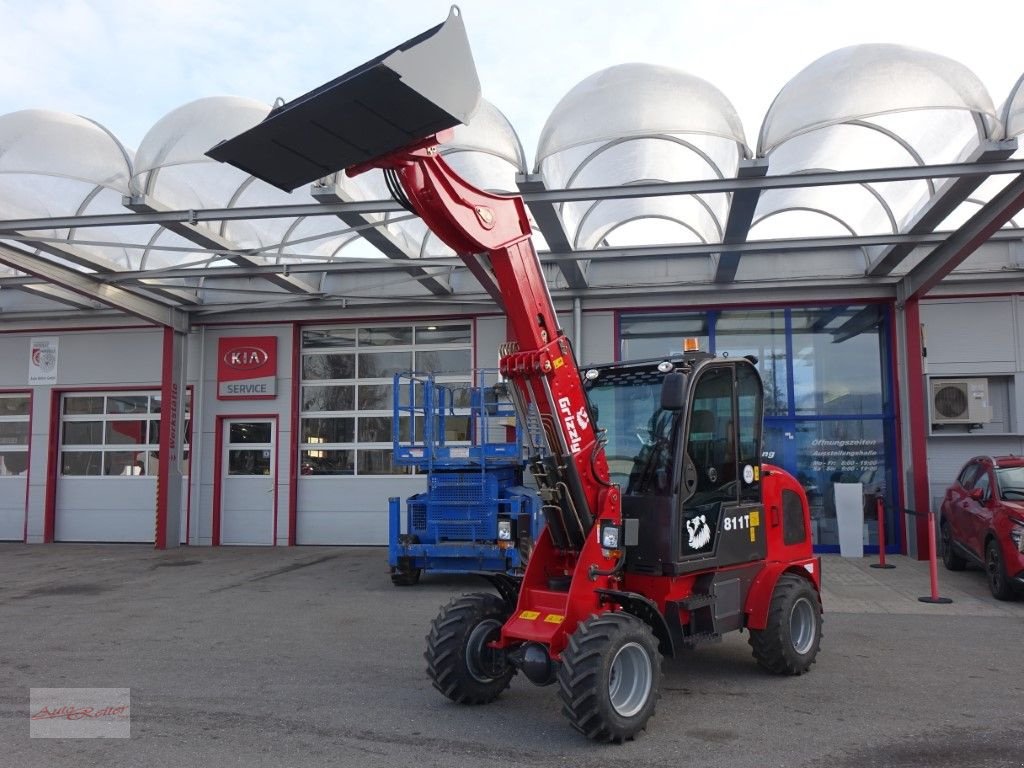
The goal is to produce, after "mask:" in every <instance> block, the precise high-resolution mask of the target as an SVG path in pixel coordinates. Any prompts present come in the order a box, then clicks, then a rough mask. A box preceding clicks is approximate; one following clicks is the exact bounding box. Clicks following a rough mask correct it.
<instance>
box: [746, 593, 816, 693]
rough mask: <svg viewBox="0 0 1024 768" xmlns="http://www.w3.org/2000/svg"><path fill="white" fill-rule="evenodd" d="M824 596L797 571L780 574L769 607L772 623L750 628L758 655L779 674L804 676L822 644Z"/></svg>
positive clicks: (753, 644)
mask: <svg viewBox="0 0 1024 768" xmlns="http://www.w3.org/2000/svg"><path fill="white" fill-rule="evenodd" d="M821 624H822V619H821V598H820V597H819V596H818V591H817V590H816V589H815V588H814V586H813V585H812V584H811V582H810V581H808V580H807V579H805V578H804V577H803V576H798V575H797V574H795V573H784V574H782V575H781V576H780V577H779V581H778V583H777V584H776V585H775V591H774V592H773V593H772V603H771V606H770V607H769V609H768V625H767V626H766V627H765V628H764V629H752V630H750V640H749V642H750V647H751V648H753V651H754V658H755V659H756V660H757V663H758V664H760V665H761V667H763V668H764V669H766V670H768V671H769V672H771V673H772V674H775V675H802V674H803V673H804V672H807V671H808V670H809V669H810V668H811V664H813V663H814V662H815V660H816V659H817V656H818V648H819V647H820V646H821V637H822V633H821Z"/></svg>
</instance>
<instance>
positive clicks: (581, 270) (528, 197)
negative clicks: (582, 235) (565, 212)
mask: <svg viewBox="0 0 1024 768" xmlns="http://www.w3.org/2000/svg"><path fill="white" fill-rule="evenodd" d="M516 186H517V187H519V191H520V192H521V193H522V194H523V200H524V201H525V202H526V205H527V206H528V207H529V208H530V213H532V214H533V219H534V221H536V222H537V226H538V227H539V228H540V233H541V234H542V235H544V240H545V241H546V242H547V244H548V248H550V249H551V250H552V251H556V252H558V253H571V252H572V250H573V247H572V243H570V242H569V238H568V236H566V234H565V228H564V227H563V226H562V219H561V217H559V215H558V212H557V211H556V210H555V206H554V203H552V202H551V201H550V200H549V199H548V198H547V197H544V196H542V195H539V194H533V193H543V192H546V191H547V187H546V186H545V185H544V179H543V177H542V176H541V175H540V174H539V173H530V174H526V175H521V176H518V177H516ZM558 268H559V269H560V270H561V271H562V276H563V277H564V278H565V282H566V285H568V286H569V287H570V288H577V289H582V288H586V287H587V275H586V262H580V261H578V260H575V259H573V260H566V261H564V262H559V264H558Z"/></svg>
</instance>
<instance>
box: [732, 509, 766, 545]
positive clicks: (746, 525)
mask: <svg viewBox="0 0 1024 768" xmlns="http://www.w3.org/2000/svg"><path fill="white" fill-rule="evenodd" d="M760 524H761V512H760V510H757V509H755V510H753V511H751V512H747V513H745V514H742V515H727V516H725V517H723V518H722V530H724V531H745V530H749V531H750V540H751V541H753V540H754V538H755V530H754V529H755V528H757V526H759V525H760Z"/></svg>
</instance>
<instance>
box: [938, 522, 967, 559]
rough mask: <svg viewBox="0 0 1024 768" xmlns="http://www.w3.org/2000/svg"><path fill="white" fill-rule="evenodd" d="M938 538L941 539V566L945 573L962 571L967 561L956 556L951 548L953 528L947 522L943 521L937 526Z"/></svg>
mask: <svg viewBox="0 0 1024 768" xmlns="http://www.w3.org/2000/svg"><path fill="white" fill-rule="evenodd" d="M939 537H940V538H941V539H942V564H943V565H944V566H946V570H947V571H962V570H963V569H964V567H965V566H966V565H967V561H966V560H964V558H963V557H962V556H960V555H958V554H957V552H956V549H955V548H954V546H953V527H952V526H951V525H950V524H949V521H948V520H943V521H942V525H941V526H939Z"/></svg>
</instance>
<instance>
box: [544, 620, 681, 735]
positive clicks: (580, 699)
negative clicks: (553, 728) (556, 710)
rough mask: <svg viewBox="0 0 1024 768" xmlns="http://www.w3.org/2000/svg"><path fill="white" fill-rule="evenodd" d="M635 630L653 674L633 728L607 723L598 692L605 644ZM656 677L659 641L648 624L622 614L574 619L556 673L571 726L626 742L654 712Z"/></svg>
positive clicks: (642, 729) (658, 673) (659, 663)
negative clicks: (644, 705)
mask: <svg viewBox="0 0 1024 768" xmlns="http://www.w3.org/2000/svg"><path fill="white" fill-rule="evenodd" d="M637 629H639V630H640V633H641V637H642V638H644V639H643V642H644V643H645V644H646V648H647V651H648V652H649V653H650V655H651V662H652V675H653V680H652V690H651V694H650V700H649V706H648V707H647V711H646V713H645V714H644V715H643V717H642V722H641V723H640V724H639V726H638V727H636V726H635V725H628V724H627V725H625V726H624V725H623V724H622V723H614V722H612V720H611V718H610V717H609V714H610V713H609V712H607V711H604V710H605V706H606V704H605V702H604V701H603V699H602V697H601V695H600V692H601V688H602V686H603V685H604V684H605V681H604V678H603V675H602V666H603V664H604V663H605V662H606V659H605V657H606V655H607V648H608V647H609V645H610V644H611V643H612V642H614V640H615V638H616V636H617V635H620V634H622V633H624V632H628V631H635V630H637ZM608 663H610V662H608ZM660 677H661V656H660V654H659V653H658V643H657V640H656V639H655V638H654V633H653V632H651V629H650V627H649V626H648V625H647V624H645V623H644V622H642V621H641V620H640V619H637V618H636V617H634V616H631V615H629V614H624V613H604V614H600V615H596V614H595V615H591V617H590V618H588V619H585V620H584V621H582V622H580V623H579V625H578V626H577V629H576V631H575V632H574V633H573V634H572V635H571V636H570V637H569V644H568V645H567V647H566V648H565V650H563V651H562V665H561V668H560V669H559V672H558V683H559V686H558V687H559V698H560V700H561V702H562V713H563V714H564V715H565V717H566V718H567V719H568V720H569V723H570V724H571V725H572V727H573V728H575V729H576V730H577V731H579V732H580V733H582V734H583V735H584V736H586V737H587V738H588V739H591V740H594V741H604V742H614V743H622V742H623V741H631V740H632V739H634V738H635V737H636V734H637V733H639V732H640V731H644V730H646V729H647V721H648V719H649V718H650V717H651V716H652V715H653V714H654V709H655V706H656V704H657V700H658V698H660V696H661V693H660V690H659V685H658V683H659V681H660Z"/></svg>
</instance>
